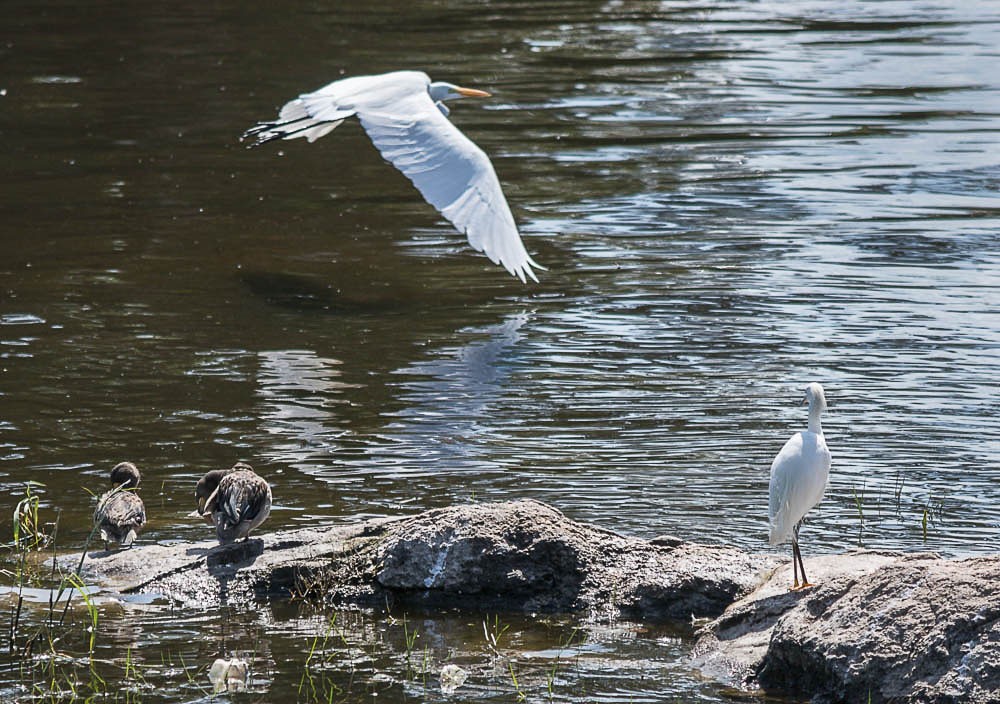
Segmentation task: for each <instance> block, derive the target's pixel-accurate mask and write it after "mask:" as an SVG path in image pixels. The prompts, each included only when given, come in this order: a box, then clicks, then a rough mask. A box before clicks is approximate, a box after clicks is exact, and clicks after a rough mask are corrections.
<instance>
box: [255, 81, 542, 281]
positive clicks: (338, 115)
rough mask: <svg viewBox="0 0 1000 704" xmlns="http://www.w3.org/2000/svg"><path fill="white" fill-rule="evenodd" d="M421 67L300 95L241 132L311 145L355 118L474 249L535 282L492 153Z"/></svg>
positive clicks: (338, 83)
mask: <svg viewBox="0 0 1000 704" xmlns="http://www.w3.org/2000/svg"><path fill="white" fill-rule="evenodd" d="M429 85H430V79H429V78H428V77H427V75H426V74H424V73H420V72H418V71H396V72H393V73H387V74H383V75H379V76H356V77H353V78H345V79H342V80H339V81H334V82H333V83H330V84H329V85H327V86H324V87H323V88H320V89H319V90H317V91H314V92H312V93H306V94H304V95H300V96H299V97H298V98H296V99H295V100H292V101H289V102H288V103H286V104H285V106H284V107H282V108H281V111H280V113H279V115H278V119H277V120H274V121H272V122H260V123H258V124H257V125H255V126H254V127H251V128H250V129H249V130H247V131H246V133H245V134H244V135H243V138H244V139H248V138H252V139H253V142H252V143H251V144H250V146H251V147H255V146H258V145H260V144H264V143H265V142H269V141H271V140H275V139H295V138H297V137H305V138H306V139H308V140H309V141H310V142H313V141H315V140H317V139H319V138H320V137H322V136H323V135H325V134H327V133H328V132H330V131H331V130H333V129H334V128H335V127H337V125H339V124H340V123H341V122H343V121H344V120H345V119H347V118H348V117H351V116H353V115H357V117H358V118H359V119H360V120H361V125H362V126H363V127H364V129H365V131H366V132H367V133H368V136H369V137H370V138H371V140H372V142H373V143H374V144H375V147H376V148H377V149H378V150H379V152H380V153H381V154H382V156H383V157H384V158H385V159H386V161H388V162H390V163H391V164H392V165H393V166H395V167H396V168H397V169H399V170H400V171H401V172H402V173H403V174H404V175H405V176H406V177H407V178H409V179H410V181H412V182H413V185H414V186H416V188H417V190H418V191H420V193H421V195H423V197H424V199H425V200H426V201H427V202H428V203H430V204H431V205H433V206H434V207H435V208H437V209H438V211H440V213H441V214H442V215H444V217H445V218H447V220H448V221H449V222H451V223H452V224H453V225H454V226H455V228H456V229H457V230H458V231H459V232H462V233H463V234H465V235H466V237H468V239H469V244H470V245H472V247H473V249H475V250H477V251H479V252H483V253H484V254H486V256H487V257H489V259H490V261H492V262H493V263H494V264H501V265H503V267H504V268H505V269H507V271H509V272H510V273H511V274H513V275H515V276H517V277H518V278H519V279H521V281H526V278H527V277H530V278H531V279H532V280H534V281H538V277H537V276H535V272H534V271H533V270H532V267H535V268H538V269H544V267H542V266H540V265H539V264H537V263H536V262H535V261H534V260H533V259H532V258H531V256H530V255H529V254H528V252H527V250H526V249H525V248H524V243H523V242H522V241H521V235H520V234H519V233H518V231H517V225H516V224H515V222H514V216H513V215H512V214H511V211H510V206H509V205H508V204H507V199H506V198H504V195H503V190H502V189H501V188H500V181H499V179H498V178H497V175H496V172H495V171H494V170H493V165H492V164H491V163H490V160H489V157H487V156H486V154H485V153H484V152H483V150H481V149H480V148H479V147H477V146H476V145H475V143H473V142H472V140H470V139H469V138H468V137H466V136H465V135H464V134H462V133H461V131H459V129H458V128H457V127H455V126H454V125H453V124H452V123H451V121H450V120H448V118H447V117H446V115H447V109H446V108H444V106H443V105H440V106H439V105H437V104H435V103H434V101H433V100H432V99H431V96H430V93H429V92H428V86H429Z"/></svg>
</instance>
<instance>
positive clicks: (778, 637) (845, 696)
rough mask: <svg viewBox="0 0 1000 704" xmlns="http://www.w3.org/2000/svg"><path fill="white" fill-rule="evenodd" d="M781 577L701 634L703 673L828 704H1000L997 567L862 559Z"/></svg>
mask: <svg viewBox="0 0 1000 704" xmlns="http://www.w3.org/2000/svg"><path fill="white" fill-rule="evenodd" d="M809 574H810V576H811V577H812V579H813V581H814V582H816V583H817V584H818V586H817V587H816V588H814V589H809V590H804V591H800V592H788V584H789V582H790V577H791V575H790V570H789V567H788V566H787V565H786V566H783V567H782V568H781V569H779V570H777V571H776V572H775V574H773V575H772V576H771V578H770V579H769V580H768V581H766V582H765V583H764V584H762V585H761V586H760V587H759V588H758V589H757V590H755V591H754V592H753V593H751V594H749V595H748V596H746V597H744V598H743V599H741V600H740V601H738V602H736V603H734V604H733V605H732V606H730V607H729V608H728V609H727V610H726V612H725V613H724V614H723V615H722V616H721V617H719V618H718V619H716V620H715V621H713V622H711V623H709V624H707V625H706V626H704V627H703V628H702V629H701V631H700V634H699V635H700V637H699V639H698V642H697V644H696V646H695V651H694V659H695V664H696V665H697V666H699V667H700V668H701V669H702V670H703V672H704V673H705V674H706V675H709V676H712V677H714V678H716V679H722V680H724V681H727V682H728V683H729V684H731V685H735V686H738V687H741V688H745V689H752V688H756V687H760V688H763V689H764V690H765V691H766V692H768V693H769V694H771V693H775V694H780V693H785V694H793V695H797V696H805V697H811V698H812V701H813V702H814V703H815V704H822V703H826V702H831V703H832V702H868V701H871V702H904V701H905V702H916V703H923V702H928V703H930V702H934V703H944V702H976V703H979V702H1000V622H998V619H1000V594H998V590H997V585H998V584H1000V557H983V558H971V559H965V560H945V559H942V558H940V557H938V556H936V555H931V554H918V555H900V554H897V553H885V552H881V553H880V552H856V553H850V554H847V555H837V556H827V557H821V558H814V559H812V560H810V561H809Z"/></svg>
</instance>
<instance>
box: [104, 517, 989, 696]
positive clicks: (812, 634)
mask: <svg viewBox="0 0 1000 704" xmlns="http://www.w3.org/2000/svg"><path fill="white" fill-rule="evenodd" d="M808 562H809V570H810V571H809V574H810V576H811V577H812V578H813V581H814V582H816V583H817V585H818V586H816V587H815V588H812V589H808V590H804V591H800V592H789V591H788V583H789V582H790V574H789V569H790V566H789V565H790V563H788V562H787V560H779V559H776V558H775V557H774V556H769V555H753V554H749V553H746V552H744V551H741V550H738V549H735V548H730V547H726V546H722V545H705V544H699V543H692V542H686V541H683V540H680V539H675V538H670V537H662V538H658V539H654V540H652V541H646V540H641V539H638V538H630V537H626V536H621V535H618V534H616V533H612V532H610V531H606V530H603V529H601V528H597V527H594V526H590V525H586V524H582V523H577V522H575V521H571V520H569V519H568V518H566V517H565V516H564V515H563V514H562V513H560V512H559V511H557V510H556V509H554V508H552V507H550V506H547V505H545V504H542V503H540V502H537V501H511V502H504V503H476V504H469V505H462V506H454V507H449V508H444V509H435V510H431V511H427V512H424V513H421V514H417V515H414V516H409V517H405V518H398V519H381V520H369V521H365V522H363V523H360V524H356V525H345V526H330V527H324V528H301V529H297V530H292V531H285V532H282V533H281V534H280V535H264V536H263V537H262V538H256V539H251V540H249V541H247V542H245V543H237V544H234V545H228V546H217V545H215V543H214V542H208V541H206V542H203V543H194V544H191V543H185V544H179V545H171V546H163V545H147V546H139V547H137V548H134V549H132V550H126V551H122V552H110V553H108V552H95V553H90V554H89V555H88V557H87V561H86V563H85V569H86V570H87V572H88V575H89V576H90V578H91V579H93V580H96V581H98V582H99V583H100V584H101V585H102V586H104V587H105V588H107V589H110V590H112V591H117V592H119V593H122V594H158V595H161V596H162V597H164V598H167V599H170V600H172V601H174V602H179V603H181V604H187V605H196V604H206V603H211V604H219V603H229V604H239V603H251V602H253V601H254V600H256V599H259V598H265V597H273V596H278V597H288V596H301V597H306V598H313V599H316V600H319V601H322V602H325V603H328V604H332V605H338V606H345V605H354V606H362V607H381V606H385V605H386V604H390V605H403V606H406V605H412V606H421V607H427V608H436V607H468V608H476V609H489V610H504V611H523V612H529V613H539V612H575V613H580V614H582V615H583V616H584V617H585V618H589V619H600V620H604V619H615V618H619V617H624V618H631V619H637V620H643V619H649V620H653V619H656V620H662V619H670V620H682V621H690V620H691V619H692V618H694V619H713V620H711V621H709V622H708V623H706V624H704V625H703V626H701V628H699V629H698V631H697V633H696V636H697V643H696V646H695V649H694V654H693V665H694V666H696V667H698V668H700V669H701V670H702V672H703V673H704V674H705V675H706V676H708V677H711V678H713V679H716V680H719V681H722V682H725V683H727V684H729V685H731V686H734V687H737V688H739V689H744V690H753V689H758V688H759V689H763V690H764V691H765V692H767V693H768V694H770V693H775V694H792V695H796V696H799V697H802V696H805V697H812V698H813V701H815V702H868V701H871V702H966V701H968V702H998V701H1000V556H991V557H982V558H972V559H967V560H946V559H943V558H940V557H938V556H936V555H931V554H926V553H922V554H917V555H902V554H899V553H889V552H872V551H862V552H855V553H848V554H845V555H835V556H826V557H819V558H813V559H810V560H809V561H808Z"/></svg>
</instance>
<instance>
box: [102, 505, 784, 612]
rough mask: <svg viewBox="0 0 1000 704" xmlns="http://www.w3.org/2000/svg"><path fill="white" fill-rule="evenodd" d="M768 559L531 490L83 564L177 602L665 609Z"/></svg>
mask: <svg viewBox="0 0 1000 704" xmlns="http://www.w3.org/2000/svg"><path fill="white" fill-rule="evenodd" d="M773 564H774V562H773V560H772V559H771V558H765V557H760V556H752V555H748V554H747V553H744V552H742V551H740V550H736V549H734V548H729V547H725V546H717V545H700V544H695V543H686V542H683V541H669V542H668V543H667V544H653V543H651V542H649V541H645V540H640V539H637V538H629V537H625V536H621V535H618V534H616V533H612V532H609V531H606V530H602V529H600V528H595V527H593V526H589V525H585V524H582V523H577V522H575V521H571V520H569V519H568V518H566V517H565V516H564V515H563V514H562V513H560V512H559V511H557V510H555V509H553V508H551V507H550V506H547V505H545V504H542V503H539V502H537V501H511V502H504V503H480V504H470V505H463V506H454V507H450V508H445V509H437V510H432V511H427V512H425V513H421V514H418V515H415V516H410V517H407V518H401V519H393V520H376V521H368V522H365V523H363V524H360V525H350V526H338V527H326V528H315V529H313V528H303V529H298V530H293V531H286V532H283V533H281V534H280V535H264V536H262V537H261V538H258V539H251V540H249V541H247V542H245V543H236V544H234V545H227V546H216V545H214V544H213V542H210V541H206V542H204V543H198V544H181V545H173V546H162V545H146V546H138V547H136V548H133V549H132V550H128V551H123V552H116V553H94V554H91V555H90V556H89V558H88V561H87V563H86V565H87V569H89V570H90V571H91V573H93V574H94V575H95V577H96V578H97V579H99V580H100V581H101V582H102V583H103V584H104V585H105V586H106V587H107V588H110V589H113V590H116V591H119V592H121V593H123V594H136V593H142V594H160V595H163V596H165V597H167V598H169V599H173V600H176V601H180V602H183V603H206V602H208V603H220V602H224V603H247V602H250V601H252V600H253V599H255V598H258V597H261V596H268V595H291V594H296V595H300V596H307V597H312V598H316V599H320V600H323V601H325V602H327V603H332V604H340V605H343V604H356V605H363V606H381V605H384V604H385V603H386V602H387V601H388V602H390V603H393V602H394V603H403V604H414V605H423V606H429V607H434V606H447V607H451V606H469V607H475V608H483V609H504V610H520V611H528V612H533V611H548V612H552V611H562V612H570V611H576V612H586V613H588V614H589V615H590V616H592V617H594V618H615V617H618V616H620V615H625V616H629V617H638V618H679V619H689V618H691V617H692V616H699V617H704V616H714V615H717V614H719V613H721V612H722V610H723V609H724V608H725V607H726V606H727V605H728V604H730V603H731V602H732V601H733V600H734V599H737V598H739V597H740V596H741V595H743V594H745V593H747V592H749V591H750V590H751V589H753V588H754V586H756V584H757V583H758V582H759V581H760V579H761V578H762V575H763V574H764V572H766V571H767V570H768V569H770V568H772V567H773Z"/></svg>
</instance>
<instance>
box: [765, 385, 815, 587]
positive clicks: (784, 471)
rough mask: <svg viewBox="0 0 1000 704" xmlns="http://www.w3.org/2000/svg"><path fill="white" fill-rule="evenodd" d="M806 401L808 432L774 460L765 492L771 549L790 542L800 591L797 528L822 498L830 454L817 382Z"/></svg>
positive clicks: (795, 581)
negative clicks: (821, 421) (786, 541)
mask: <svg viewBox="0 0 1000 704" xmlns="http://www.w3.org/2000/svg"><path fill="white" fill-rule="evenodd" d="M805 401H806V402H808V403H809V426H808V429H807V430H804V431H802V432H800V433H795V435H793V436H792V437H790V438H789V439H788V442H786V443H785V446H784V447H782V448H781V452H779V453H778V455H777V457H775V458H774V461H773V462H772V463H771V483H770V486H769V490H768V516H769V521H770V542H771V545H777V544H778V543H781V542H784V541H785V540H787V539H788V538H789V536H791V538H792V572H793V577H792V579H793V585H794V587H793V588H799V587H800V585H799V579H798V575H799V570H801V574H802V585H801V586H803V587H807V586H811V585H810V584H809V582H808V580H807V579H806V573H805V566H804V565H803V564H802V553H801V552H800V550H799V526H800V525H801V524H802V519H803V518H804V517H805V515H806V513H808V511H809V510H810V509H811V508H812V507H813V506H815V505H816V504H818V503H819V502H820V499H822V498H823V493H824V492H825V491H826V482H827V478H828V477H829V475H830V450H829V449H828V448H827V446H826V439H825V438H824V437H823V428H822V426H821V425H820V414H822V413H823V411H824V410H826V394H825V393H824V391H823V387H822V386H820V385H819V384H817V383H816V382H813V383H811V384H809V386H808V387H807V388H806V398H805Z"/></svg>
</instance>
